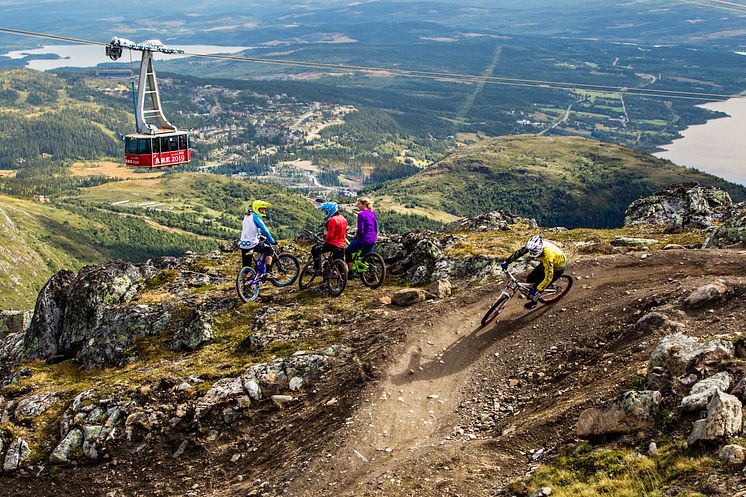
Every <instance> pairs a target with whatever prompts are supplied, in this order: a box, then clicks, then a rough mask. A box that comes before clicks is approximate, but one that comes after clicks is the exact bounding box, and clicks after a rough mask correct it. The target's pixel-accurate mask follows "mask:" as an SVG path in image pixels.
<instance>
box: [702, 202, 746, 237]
mask: <svg viewBox="0 0 746 497" xmlns="http://www.w3.org/2000/svg"><path fill="white" fill-rule="evenodd" d="M722 223H723V224H721V225H720V226H719V227H718V228H717V229H715V231H714V232H713V233H712V235H711V236H710V237H709V238H708V239H707V241H705V244H704V248H728V247H739V246H740V247H742V246H744V245H746V202H741V203H740V204H736V205H734V206H733V207H731V208H730V209H728V211H727V212H726V213H725V215H724V216H723V217H722Z"/></svg>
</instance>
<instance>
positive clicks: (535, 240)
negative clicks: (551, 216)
mask: <svg viewBox="0 0 746 497" xmlns="http://www.w3.org/2000/svg"><path fill="white" fill-rule="evenodd" d="M526 250H528V253H529V254H530V255H531V257H539V256H540V255H541V253H542V252H543V251H544V240H542V239H541V237H540V236H539V235H534V236H532V237H531V238H529V239H528V241H527V242H526Z"/></svg>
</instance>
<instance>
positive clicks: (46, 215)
mask: <svg viewBox="0 0 746 497" xmlns="http://www.w3.org/2000/svg"><path fill="white" fill-rule="evenodd" d="M83 227H86V228H90V227H94V226H93V223H92V222H91V221H89V220H87V219H85V218H83V217H81V216H78V215H75V214H72V213H69V212H67V211H64V210H62V209H59V208H57V207H53V206H50V205H44V204H39V203H37V202H33V201H31V200H25V199H18V198H12V197H6V196H0V247H2V250H0V288H2V290H0V309H10V308H30V307H33V302H34V300H35V299H36V294H37V293H38V291H39V289H40V288H41V286H42V285H43V284H44V283H45V282H46V281H47V279H49V277H50V276H51V275H52V274H54V273H55V272H56V271H59V270H60V269H63V268H67V269H78V268H80V267H81V266H82V265H84V264H86V263H92V262H99V261H102V260H104V259H105V255H104V254H103V253H102V252H101V251H100V250H99V249H98V248H97V247H95V246H94V245H93V244H92V243H91V242H90V241H89V240H88V239H87V238H86V237H84V236H81V235H80V232H79V230H80V229H81V228H83Z"/></svg>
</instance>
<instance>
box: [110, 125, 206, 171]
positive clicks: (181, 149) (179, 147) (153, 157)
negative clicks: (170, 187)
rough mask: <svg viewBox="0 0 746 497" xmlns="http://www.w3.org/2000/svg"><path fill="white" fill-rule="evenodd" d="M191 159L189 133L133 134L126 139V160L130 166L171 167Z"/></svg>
mask: <svg viewBox="0 0 746 497" xmlns="http://www.w3.org/2000/svg"><path fill="white" fill-rule="evenodd" d="M191 159H192V142H191V140H190V139H189V133H182V132H176V133H161V134H157V135H142V134H133V135H127V136H126V137H125V139H124V162H125V164H127V165H128V166H130V167H169V166H175V165H178V164H187V163H188V162H189V161H190V160H191Z"/></svg>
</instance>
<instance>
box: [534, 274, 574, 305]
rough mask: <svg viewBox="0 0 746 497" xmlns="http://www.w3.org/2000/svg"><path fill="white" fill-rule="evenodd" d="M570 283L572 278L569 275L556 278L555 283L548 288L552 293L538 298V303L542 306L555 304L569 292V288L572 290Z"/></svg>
mask: <svg viewBox="0 0 746 497" xmlns="http://www.w3.org/2000/svg"><path fill="white" fill-rule="evenodd" d="M572 282H573V279H572V276H570V275H569V274H563V275H562V276H560V277H559V278H557V281H555V282H554V283H552V284H551V285H550V288H552V290H553V291H552V292H551V293H550V294H548V295H547V296H546V297H542V298H540V299H539V302H541V303H542V304H551V303H552V302H557V301H558V300H559V299H561V298H562V297H564V296H565V295H566V294H567V292H569V291H570V288H572ZM545 293H546V292H545Z"/></svg>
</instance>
